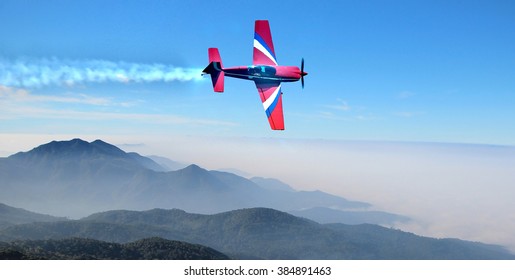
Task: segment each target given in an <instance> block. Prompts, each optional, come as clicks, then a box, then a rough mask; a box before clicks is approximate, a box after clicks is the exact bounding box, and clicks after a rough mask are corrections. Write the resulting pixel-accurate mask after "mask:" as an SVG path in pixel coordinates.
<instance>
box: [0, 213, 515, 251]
mask: <svg viewBox="0 0 515 280" xmlns="http://www.w3.org/2000/svg"><path fill="white" fill-rule="evenodd" d="M156 237H158V238H157V239H156ZM24 240H25V241H24ZM28 240H32V241H28ZM149 240H150V241H149ZM171 240H174V242H172V241H171ZM0 241H3V243H2V242H0V251H2V248H4V249H3V252H4V253H3V254H4V255H7V256H8V257H9V256H10V257H11V258H16V257H17V258H24V256H29V257H28V258H65V259H73V258H79V259H89V258H96V259H149V258H150V259H153V258H161V259H162V258H170V259H172V258H175V259H179V258H182V259H194V258H204V259H223V258H225V257H226V256H228V257H230V258H233V259H497V260H499V259H515V256H514V255H512V254H510V253H509V252H508V251H506V250H505V249H503V248H502V247H500V246H495V245H487V244H482V243H477V242H468V241H462V240H458V239H435V238H427V237H421V236H417V235H415V234H411V233H407V232H402V231H400V230H395V229H388V228H385V227H381V226H378V225H371V224H361V225H345V224H319V223H316V222H314V221H311V220H308V219H305V218H300V217H296V216H293V215H291V214H288V213H285V212H281V211H277V210H274V209H269V208H250V209H240V210H233V211H228V212H223V213H219V214H213V215H204V214H192V213H187V212H185V211H183V210H178V209H172V210H164V209H153V210H147V211H127V210H115V211H107V212H101V213H96V214H92V215H90V216H88V217H85V218H82V219H80V220H66V221H54V222H35V223H27V224H19V225H13V226H10V227H8V228H5V229H3V230H0ZM105 242H108V243H109V244H106V243H105ZM113 243H114V244H113ZM148 243H150V245H149V244H148ZM154 243H157V245H156V244H154ZM134 244H146V245H144V246H136V247H137V248H134V247H135V246H134ZM193 244H202V246H200V245H193ZM107 248H111V249H109V250H108V249H107ZM131 248H132V249H131ZM159 248H161V249H159ZM211 248H212V249H211ZM129 249H130V250H129ZM127 250H128V251H127ZM134 250H135V251H134ZM170 251H171V252H170ZM16 252H18V253H16ZM34 252H36V253H37V254H35V253H34ZM172 252H178V253H172ZM202 252H203V253H202ZM220 252H221V253H220ZM201 253H202V254H201ZM0 255H1V254H0ZM59 256H60V257H59ZM224 256H225V257H224ZM25 258H27V257H25Z"/></svg>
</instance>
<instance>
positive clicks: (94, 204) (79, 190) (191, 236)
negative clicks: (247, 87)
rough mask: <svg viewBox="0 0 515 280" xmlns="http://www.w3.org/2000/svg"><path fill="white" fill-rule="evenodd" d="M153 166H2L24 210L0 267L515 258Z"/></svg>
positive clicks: (119, 159)
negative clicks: (24, 262)
mask: <svg viewBox="0 0 515 280" xmlns="http://www.w3.org/2000/svg"><path fill="white" fill-rule="evenodd" d="M153 158H154V159H156V160H157V161H159V162H160V163H158V162H156V161H155V160H153V159H152V158H149V157H144V156H141V155H139V154H137V153H127V152H125V151H123V150H121V149H119V148H117V147H116V146H114V145H111V144H108V143H106V142H103V141H101V140H96V141H93V142H86V141H83V140H81V139H73V140H70V141H53V142H50V143H47V144H43V145H41V146H39V147H36V148H34V149H32V150H30V151H28V152H19V153H16V154H14V155H12V156H9V157H7V158H0V178H1V181H0V198H1V202H2V203H6V204H9V205H15V206H16V207H22V208H15V207H12V206H8V205H6V204H1V203H0V257H2V256H4V257H6V258H21V259H40V258H43V259H59V258H64V259H75V258H79V259H90V258H91V259H116V258H121V259H141V258H143V259H153V258H159V259H168V258H169V259H178V258H179V259H195V258H200V259H218V258H221V259H223V258H227V257H230V258H235V259H514V258H515V256H514V255H512V254H510V253H509V252H508V251H506V250H505V249H503V248H502V247H500V246H496V245H488V244H482V243H477V242H468V241H463V240H458V239H435V238H427V237H421V236H417V235H414V234H411V233H407V232H402V231H399V230H395V229H391V228H386V227H383V226H380V225H389V224H393V223H395V222H402V221H407V220H409V218H407V217H403V216H400V215H396V214H392V213H386V212H379V211H371V210H370V208H371V205H370V204H368V203H366V202H359V201H352V200H348V199H345V198H343V197H339V196H335V195H331V194H328V193H325V192H322V191H297V190H295V189H294V188H292V187H291V186H289V185H287V184H285V183H283V182H281V181H279V180H277V179H272V178H261V177H252V178H245V177H242V176H238V175H236V174H233V173H231V172H227V171H214V170H211V171H209V170H206V169H204V168H201V167H199V166H197V165H195V164H190V165H187V166H185V167H184V166H182V163H177V162H174V161H172V160H168V159H164V158H160V157H155V156H154V157H153ZM165 163H166V164H165ZM25 209H30V210H31V211H36V212H38V213H36V212H31V211H27V210H25ZM118 209H125V210H118ZM149 209H151V210H149ZM167 209H171V210H167ZM179 209H181V210H179ZM287 212H289V213H287ZM39 213H47V214H51V215H53V216H50V215H46V214H39ZM91 213H95V214H91ZM193 213H195V214H193ZM292 214H293V215H292ZM65 217H66V218H65ZM81 217H82V218H81ZM374 224H375V225H374ZM106 242H107V243H106ZM195 244H197V245H195ZM163 248H164V249H163ZM111 249H112V250H111ZM163 250H164V251H163ZM165 251H166V252H168V251H173V252H176V254H175V253H173V254H171V253H170V254H168V253H166V252H165ZM206 252H207V254H204V253H206Z"/></svg>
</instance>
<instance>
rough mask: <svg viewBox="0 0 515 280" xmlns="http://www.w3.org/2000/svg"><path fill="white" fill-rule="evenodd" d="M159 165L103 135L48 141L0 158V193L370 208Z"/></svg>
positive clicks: (96, 206)
mask: <svg viewBox="0 0 515 280" xmlns="http://www.w3.org/2000/svg"><path fill="white" fill-rule="evenodd" d="M165 169H166V168H162V167H159V164H158V163H156V162H155V161H153V160H151V159H150V158H147V157H143V156H141V155H139V154H137V153H132V152H129V153H126V152H124V151H123V150H121V149H119V148H118V147H116V146H114V145H111V144H109V143H106V142H104V141H102V140H95V141H92V142H87V141H84V140H81V139H78V138H75V139H72V140H69V141H52V142H49V143H46V144H43V145H40V146H38V147H36V148H33V149H32V150H30V151H27V152H19V153H16V154H14V155H12V156H9V157H7V158H0V176H2V178H4V182H5V183H4V184H3V185H2V186H0V197H2V200H3V202H5V203H8V204H10V205H17V206H20V207H24V208H30V209H34V210H36V211H38V212H45V213H49V214H52V215H56V216H70V217H84V216H85V215H87V214H90V213H93V212H101V211H107V210H114V209H129V210H145V209H152V208H165V209H170V208H180V209H184V210H186V211H189V212H196V213H205V214H207V213H216V212H222V211H229V210H233V209H239V208H251V207H268V208H275V209H279V210H282V211H293V210H299V209H307V208H312V207H337V208H339V209H364V210H366V208H368V207H370V204H368V203H366V202H359V201H351V200H347V199H345V198H343V197H339V196H335V195H331V194H328V193H324V192H320V191H296V190H294V189H292V188H291V187H290V186H288V185H287V184H284V183H282V182H280V181H279V180H277V179H272V178H267V179H264V178H257V177H255V178H253V179H246V178H244V177H241V176H238V175H235V174H232V173H229V172H224V171H213V170H211V171H210V170H206V169H204V168H202V167H200V166H198V165H196V164H191V165H188V166H186V167H184V168H182V169H179V170H176V171H163V170H165ZM64 209H66V212H65V213H64ZM311 218H313V217H311ZM315 219H316V217H315Z"/></svg>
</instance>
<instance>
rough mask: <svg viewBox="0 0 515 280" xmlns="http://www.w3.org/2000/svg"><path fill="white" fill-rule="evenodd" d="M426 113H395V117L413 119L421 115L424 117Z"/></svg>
mask: <svg viewBox="0 0 515 280" xmlns="http://www.w3.org/2000/svg"><path fill="white" fill-rule="evenodd" d="M424 114H425V113H424V112H420V111H416V112H409V111H402V112H394V113H393V115H394V116H397V117H401V118H412V117H416V116H420V115H424Z"/></svg>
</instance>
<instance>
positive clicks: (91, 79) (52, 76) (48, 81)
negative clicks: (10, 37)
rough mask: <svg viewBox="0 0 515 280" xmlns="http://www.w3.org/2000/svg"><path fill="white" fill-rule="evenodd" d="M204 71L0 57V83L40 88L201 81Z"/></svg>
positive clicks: (88, 61)
mask: <svg viewBox="0 0 515 280" xmlns="http://www.w3.org/2000/svg"><path fill="white" fill-rule="evenodd" d="M201 71H202V69H200V68H181V67H175V66H172V65H165V64H157V63H156V64H141V63H129V62H123V61H120V62H113V61H107V60H62V59H57V58H41V59H28V58H21V59H16V60H8V59H4V58H0V84H1V85H4V86H10V87H24V88H38V87H44V86H61V85H68V86H73V85H76V84H83V83H102V82H122V83H127V82H136V83H141V82H174V81H180V82H187V81H200V80H202V77H201V75H200V73H201Z"/></svg>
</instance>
